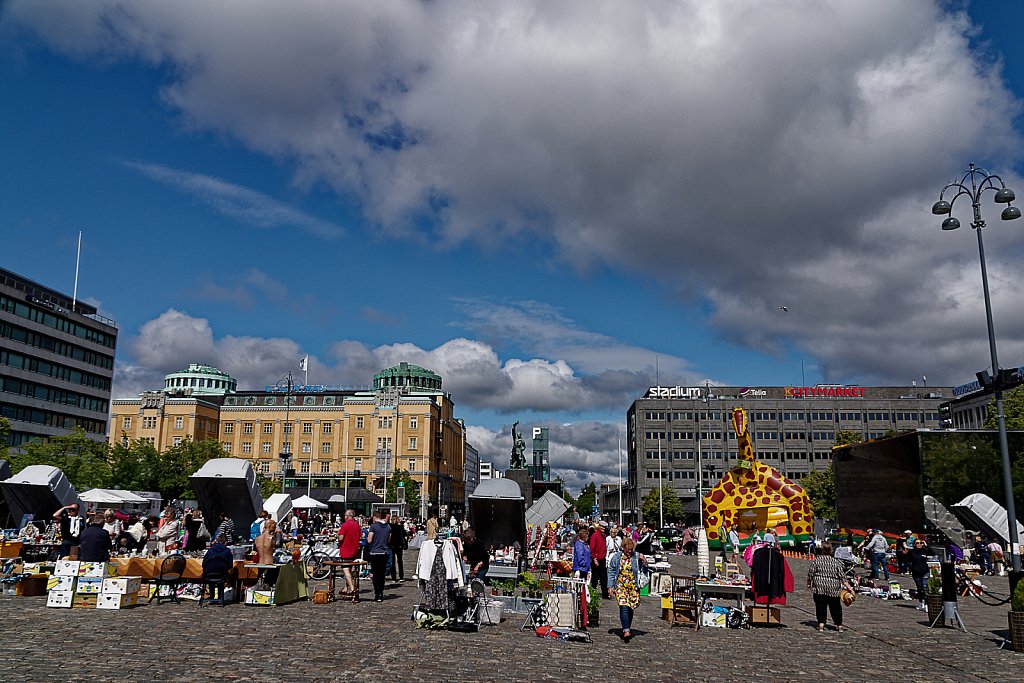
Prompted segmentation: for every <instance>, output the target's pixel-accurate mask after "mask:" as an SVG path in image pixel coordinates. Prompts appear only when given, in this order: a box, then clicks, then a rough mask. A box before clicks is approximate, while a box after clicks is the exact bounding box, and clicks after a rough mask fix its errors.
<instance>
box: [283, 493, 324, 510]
mask: <svg viewBox="0 0 1024 683" xmlns="http://www.w3.org/2000/svg"><path fill="white" fill-rule="evenodd" d="M292 507H293V508H301V509H307V508H316V509H317V510H326V509H327V505H326V504H325V503H321V502H320V501H319V500H317V499H316V498H310V497H309V496H299V497H298V498H296V499H295V500H293V501H292Z"/></svg>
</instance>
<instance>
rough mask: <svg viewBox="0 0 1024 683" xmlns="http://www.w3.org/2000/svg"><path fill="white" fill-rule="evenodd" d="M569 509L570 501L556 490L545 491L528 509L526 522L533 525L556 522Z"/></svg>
mask: <svg viewBox="0 0 1024 683" xmlns="http://www.w3.org/2000/svg"><path fill="white" fill-rule="evenodd" d="M568 509H569V503H568V502H566V500H565V499H564V498H562V497H561V496H560V495H558V494H557V493H555V492H554V491H545V492H544V495H543V496H541V497H540V498H538V499H537V501H536V502H535V503H534V504H533V505H531V506H530V509H529V510H527V511H526V523H527V524H530V525H532V526H538V525H541V524H547V523H548V522H555V521H558V520H559V519H561V518H562V515H564V514H565V511H566V510H568Z"/></svg>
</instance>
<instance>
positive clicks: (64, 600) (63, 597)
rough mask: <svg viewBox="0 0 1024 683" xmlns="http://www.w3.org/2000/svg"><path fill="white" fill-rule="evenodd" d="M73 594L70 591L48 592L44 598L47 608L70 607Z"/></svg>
mask: <svg viewBox="0 0 1024 683" xmlns="http://www.w3.org/2000/svg"><path fill="white" fill-rule="evenodd" d="M74 596H75V594H74V593H72V592H71V591H50V592H49V593H48V594H47V596H46V606H47V607H71V601H72V599H73V598H74Z"/></svg>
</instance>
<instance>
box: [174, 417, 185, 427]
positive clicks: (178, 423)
mask: <svg viewBox="0 0 1024 683" xmlns="http://www.w3.org/2000/svg"><path fill="white" fill-rule="evenodd" d="M184 426H185V418H183V417H181V416H180V415H179V416H178V417H175V418H174V428H175V429H182V428H184Z"/></svg>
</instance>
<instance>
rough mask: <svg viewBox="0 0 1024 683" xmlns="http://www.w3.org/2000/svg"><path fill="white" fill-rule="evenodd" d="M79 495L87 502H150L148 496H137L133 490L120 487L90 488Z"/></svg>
mask: <svg viewBox="0 0 1024 683" xmlns="http://www.w3.org/2000/svg"><path fill="white" fill-rule="evenodd" d="M79 497H80V498H81V499H82V501H83V502H85V503H109V504H111V505H118V504H121V503H149V499H148V498H143V497H142V496H136V495H135V494H134V493H132V492H131V491H122V490H120V489H90V490H88V491H86V492H85V493H83V494H82V495H81V496H79Z"/></svg>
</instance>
